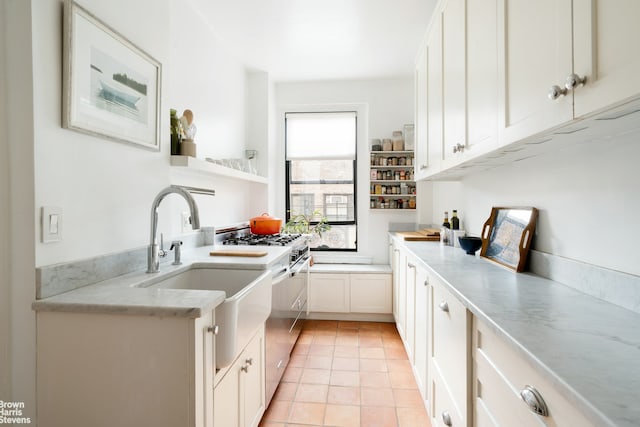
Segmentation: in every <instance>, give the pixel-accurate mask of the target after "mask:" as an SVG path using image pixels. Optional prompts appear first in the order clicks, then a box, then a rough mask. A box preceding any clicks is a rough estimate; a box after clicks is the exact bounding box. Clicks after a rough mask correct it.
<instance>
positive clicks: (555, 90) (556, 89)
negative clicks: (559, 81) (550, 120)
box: [547, 85, 568, 101]
mask: <svg viewBox="0 0 640 427" xmlns="http://www.w3.org/2000/svg"><path fill="white" fill-rule="evenodd" d="M567 92H568V91H567V89H566V88H564V87H560V86H558V85H553V86H551V89H549V92H548V93H547V97H548V98H549V99H550V100H552V101H555V100H556V99H558V98H561V97H563V96H565V95H566V94H567Z"/></svg>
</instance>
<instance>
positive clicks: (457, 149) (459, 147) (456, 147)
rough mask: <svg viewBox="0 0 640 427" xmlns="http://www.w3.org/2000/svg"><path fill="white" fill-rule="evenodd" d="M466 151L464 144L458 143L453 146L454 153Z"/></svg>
mask: <svg viewBox="0 0 640 427" xmlns="http://www.w3.org/2000/svg"><path fill="white" fill-rule="evenodd" d="M463 151H464V144H460V143H458V144H456V145H454V146H453V154H455V153H462V152H463Z"/></svg>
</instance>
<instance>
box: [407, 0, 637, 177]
mask: <svg viewBox="0 0 640 427" xmlns="http://www.w3.org/2000/svg"><path fill="white" fill-rule="evenodd" d="M638 16H640V2H639V1H637V0H620V1H615V2H612V1H605V0H539V1H535V2H531V1H529V2H527V1H522V0H441V1H440V3H439V4H438V7H437V8H436V11H435V15H434V18H433V20H432V22H431V25H430V27H429V29H428V31H427V35H426V39H425V44H424V46H423V48H422V50H421V52H420V54H419V55H418V58H417V62H416V103H415V106H416V135H417V141H418V154H417V161H418V164H417V168H416V169H417V175H416V176H417V179H425V178H429V177H432V176H434V175H439V176H446V175H447V174H448V173H449V172H452V171H453V172H454V175H455V173H460V171H461V170H462V169H464V168H466V167H467V166H466V165H465V166H463V165H462V163H467V162H468V161H470V160H475V159H477V158H478V157H479V156H482V155H484V154H486V153H488V152H491V151H495V150H497V149H499V148H501V147H504V146H507V145H509V144H512V143H517V142H521V141H523V140H525V139H527V138H530V137H533V136H537V135H539V136H545V135H549V134H550V133H551V132H555V131H556V129H559V128H561V127H563V126H566V125H569V124H572V123H574V122H575V121H576V120H580V119H583V118H592V116H594V115H595V114H597V113H601V112H604V111H606V110H607V109H611V108H612V107H616V106H619V105H621V104H624V103H627V102H630V101H634V102H638V101H639V100H640V79H638V78H637V76H638V75H640V49H638V48H637V46H635V44H636V43H637V41H638V40H640V26H639V25H637V23H636V21H637V17H638ZM425 74H426V75H425ZM587 126H589V124H588V123H587ZM497 157H500V155H498V156H497ZM456 171H457V172H456Z"/></svg>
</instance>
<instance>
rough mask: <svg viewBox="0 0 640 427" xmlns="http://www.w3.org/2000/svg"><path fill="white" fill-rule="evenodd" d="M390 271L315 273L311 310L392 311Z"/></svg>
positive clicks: (310, 297) (310, 287)
mask: <svg viewBox="0 0 640 427" xmlns="http://www.w3.org/2000/svg"><path fill="white" fill-rule="evenodd" d="M392 301H393V297H392V283H391V275H390V274H389V273H369V274H367V273H312V274H310V277H309V311H310V312H318V313H371V314H391V313H392V310H393V306H392Z"/></svg>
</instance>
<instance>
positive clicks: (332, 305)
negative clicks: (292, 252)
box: [309, 273, 350, 313]
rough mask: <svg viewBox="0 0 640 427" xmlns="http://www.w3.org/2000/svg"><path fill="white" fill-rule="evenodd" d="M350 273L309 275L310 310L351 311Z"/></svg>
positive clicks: (324, 311)
mask: <svg viewBox="0 0 640 427" xmlns="http://www.w3.org/2000/svg"><path fill="white" fill-rule="evenodd" d="M349 297H350V291H349V275H348V274H332V273H312V274H311V275H310V276H309V311H317V312H321V313H348V312H349Z"/></svg>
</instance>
